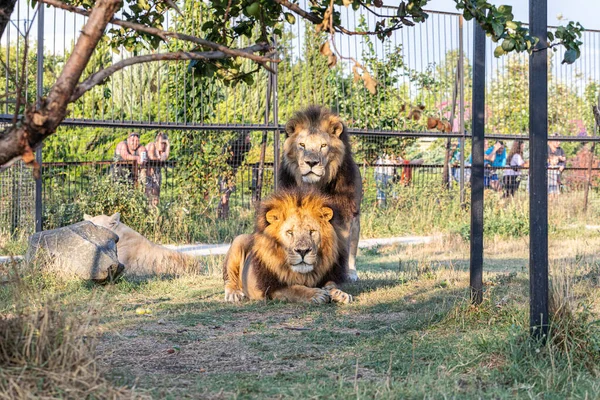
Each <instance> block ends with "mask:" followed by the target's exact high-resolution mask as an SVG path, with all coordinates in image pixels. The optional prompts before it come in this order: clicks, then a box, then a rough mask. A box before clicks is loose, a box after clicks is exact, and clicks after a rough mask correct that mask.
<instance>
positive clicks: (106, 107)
mask: <svg viewBox="0 0 600 400" xmlns="http://www.w3.org/2000/svg"><path fill="white" fill-rule="evenodd" d="M194 3H197V2H186V5H185V7H196V8H195V9H194V10H193V11H190V10H188V12H186V13H185V14H186V15H192V14H193V15H195V16H196V17H197V18H193V19H192V22H189V21H183V20H182V19H181V18H180V17H179V16H177V15H175V14H168V15H167V17H166V20H165V24H164V26H165V29H168V30H180V31H181V30H184V31H185V32H186V33H189V34H194V35H197V36H202V30H201V28H200V27H201V26H202V23H203V22H204V20H205V19H206V18H207V16H208V14H209V13H210V10H207V9H206V8H204V7H205V6H204V5H202V4H195V6H194ZM300 3H301V5H303V6H307V4H306V2H304V1H301V2H300ZM395 11H396V10H395V9H393V8H384V9H383V11H381V12H383V13H388V14H389V15H394V14H395ZM35 16H36V11H35V10H33V9H30V8H29V7H28V6H27V2H25V1H23V0H21V1H19V2H18V6H17V9H16V11H15V13H14V14H13V16H12V22H11V23H12V25H11V26H10V28H7V30H6V32H5V34H4V36H3V37H2V39H1V40H0V59H1V60H2V62H3V66H2V68H3V69H4V75H5V91H6V93H7V95H6V96H5V97H4V98H3V99H2V103H3V104H2V105H1V107H0V110H2V111H1V112H2V113H3V114H2V115H0V119H2V120H3V121H8V120H10V119H11V118H12V115H13V114H14V113H15V112H16V110H15V101H14V99H13V98H12V97H11V95H10V93H13V92H14V91H15V88H16V82H19V80H20V78H21V77H20V75H19V74H20V70H21V62H22V59H23V56H24V51H25V48H28V54H27V57H26V59H27V68H26V69H25V70H26V76H25V77H24V80H25V82H26V88H27V90H26V93H25V95H26V100H27V101H28V102H34V101H35V99H36V97H37V96H38V94H39V95H42V96H43V95H44V94H45V93H46V92H47V91H48V90H49V88H50V86H51V84H52V83H53V81H54V79H55V77H56V76H57V75H58V73H60V70H61V68H62V65H63V62H64V60H65V57H66V56H67V55H68V54H69V53H70V51H71V49H72V46H73V44H74V40H76V38H77V36H78V35H79V32H80V30H81V26H82V25H83V24H84V23H85V18H84V17H81V16H78V15H75V14H70V13H68V12H64V11H61V10H56V9H54V8H47V9H45V13H44V16H43V24H41V25H38V23H37V21H34V19H35V18H34V17H35ZM342 20H343V21H344V23H345V24H346V26H347V27H348V29H352V30H356V29H372V28H373V27H374V25H375V18H374V16H373V15H371V14H370V13H368V12H365V11H364V10H363V11H358V12H355V11H352V10H351V9H350V8H349V9H343V10H342ZM38 29H42V31H43V32H38ZM27 33H29V36H28V38H29V39H28V40H27V43H28V45H27V46H26V45H25V43H26V37H27ZM40 33H42V35H41V36H42V37H43V49H44V51H43V54H44V57H43V60H38V59H37V53H36V47H37V43H36V42H35V41H34V40H32V38H35V37H38V36H39V34H40ZM598 35H599V32H597V31H588V32H586V33H585V37H584V46H583V49H582V56H581V59H580V60H578V61H577V62H576V63H575V64H574V65H572V66H568V65H563V64H561V63H560V62H559V60H560V59H561V58H562V50H559V51H558V52H557V53H555V54H553V55H551V56H550V58H549V63H550V65H551V69H550V70H551V74H550V76H549V87H550V89H549V90H550V99H551V101H550V106H549V108H550V111H551V112H550V117H549V120H550V129H551V131H552V132H557V133H559V134H560V135H562V136H566V137H565V139H569V140H574V139H576V140H580V141H582V140H589V139H590V137H589V136H590V135H592V134H593V132H595V127H594V124H593V117H592V115H591V105H592V104H594V103H595V102H596V98H597V96H598V93H599V90H600V89H599V81H600V80H599V78H600V77H599V74H600V65H598V62H600V52H598V51H597V45H600V37H599V36H598ZM472 36H473V26H472V24H471V23H466V22H465V21H463V19H462V17H461V16H459V15H458V14H452V13H437V12H432V13H431V14H430V17H429V19H428V20H427V21H426V22H425V23H423V24H417V25H416V26H415V27H410V28H404V29H401V30H399V31H396V32H394V33H393V35H392V36H391V37H390V38H389V40H387V41H386V42H381V41H379V40H377V39H375V38H369V37H365V36H360V35H359V36H340V35H337V36H336V37H335V39H334V41H335V45H336V47H337V48H338V49H339V50H340V52H341V53H342V54H344V55H345V56H347V57H349V58H354V59H355V60H357V61H358V62H359V63H360V64H361V65H364V66H365V67H366V68H367V69H368V70H369V71H370V72H371V74H372V75H373V77H375V79H377V80H378V81H380V83H382V85H381V86H380V89H379V91H378V93H377V94H375V95H373V94H371V93H369V91H368V90H367V88H366V87H365V85H364V82H363V80H361V79H355V75H354V70H353V67H354V63H353V62H351V61H347V60H339V61H338V63H337V65H336V66H335V67H334V68H328V67H327V62H326V59H325V58H324V57H323V56H321V55H320V54H319V51H318V48H319V44H320V43H322V42H323V41H324V40H325V37H324V36H323V35H322V34H321V35H319V34H315V33H314V30H313V28H312V27H311V26H309V24H306V23H305V22H304V21H303V20H302V19H301V18H298V21H297V22H296V23H295V24H293V25H289V24H286V25H285V26H284V32H283V34H282V35H281V36H280V37H278V38H276V43H277V46H278V49H279V52H280V54H281V59H282V60H283V61H282V62H281V63H280V64H279V65H278V66H277V69H278V73H277V75H272V74H270V73H267V72H266V71H260V72H258V73H256V74H255V77H254V81H253V83H242V84H238V85H233V86H226V85H223V84H222V83H221V82H220V81H216V80H214V79H206V78H205V77H202V76H199V74H197V73H194V71H193V70H190V66H189V64H188V63H187V62H171V63H166V62H161V63H154V64H145V65H136V66H132V67H130V68H128V69H125V70H122V71H119V72H118V73H117V74H115V75H113V77H112V78H110V79H109V80H108V81H107V83H106V84H105V85H103V86H98V87H96V88H94V89H93V90H91V91H90V92H88V93H87V94H86V95H84V96H83V97H82V98H81V99H80V100H78V101H77V102H76V103H75V104H73V105H72V107H71V112H70V114H69V118H68V119H66V120H65V122H64V124H63V127H62V128H60V129H59V131H58V132H57V133H56V134H55V135H53V136H52V137H51V138H49V139H48V140H47V141H46V142H45V146H44V149H43V164H42V165H43V168H42V183H43V196H42V203H43V206H44V211H43V215H44V228H52V227H55V226H59V225H63V224H66V223H70V222H74V220H76V219H78V218H81V214H82V212H87V211H90V202H92V201H96V202H102V201H104V202H105V203H106V204H108V205H114V206H115V207H116V206H117V205H118V206H119V207H121V206H122V204H121V203H118V201H117V200H115V199H109V198H102V199H99V198H98V196H99V195H100V194H102V193H96V191H95V189H94V188H95V187H102V188H104V190H105V191H110V187H111V186H110V185H111V184H112V185H113V186H115V185H121V186H124V187H125V188H124V189H123V191H122V192H119V193H120V194H121V195H123V196H138V194H141V195H142V197H141V198H140V199H141V200H139V201H140V202H144V203H152V198H156V197H157V196H156V195H155V194H153V193H152V187H151V188H150V189H148V186H152V182H151V179H150V180H149V178H148V177H149V176H150V178H152V176H156V175H157V174H158V175H160V185H159V187H160V192H159V195H158V201H156V200H155V202H156V203H158V204H159V207H158V208H159V211H160V212H167V211H166V210H167V208H168V209H170V210H173V209H181V210H183V211H182V212H183V213H185V212H189V213H191V214H196V215H200V216H202V215H204V216H206V218H208V219H212V218H216V219H220V218H224V217H228V216H230V215H229V213H230V209H233V210H239V209H250V208H252V204H253V202H254V201H256V200H257V199H259V198H260V197H261V196H264V195H266V194H267V193H269V192H270V191H271V190H272V189H273V183H274V174H273V168H274V163H275V162H276V160H277V154H278V149H279V148H278V144H279V143H281V142H282V140H283V139H284V138H283V136H282V134H281V132H282V126H281V124H282V123H284V122H285V121H286V120H287V119H288V118H289V117H290V116H291V114H292V113H293V112H294V111H295V110H297V109H299V108H301V107H303V106H305V105H308V104H314V103H316V104H323V105H326V106H329V107H331V108H332V109H333V110H335V111H336V112H338V113H339V114H340V115H341V116H342V118H343V119H344V120H345V121H346V122H347V124H348V127H349V130H350V132H351V133H352V144H353V151H354V154H355V158H356V160H357V163H358V164H359V165H360V166H361V171H362V174H363V179H364V180H365V200H364V201H365V202H367V203H368V204H373V203H376V201H377V197H378V185H379V186H380V188H381V183H380V182H379V183H378V180H377V179H378V178H376V177H377V174H380V172H381V171H382V170H383V169H382V168H386V167H383V166H382V160H383V159H385V158H386V157H388V158H389V157H392V158H394V159H396V160H397V159H398V157H400V158H401V159H402V160H403V161H402V162H404V160H406V162H409V164H408V165H402V166H401V165H397V166H394V167H392V170H393V172H392V174H391V176H392V178H390V181H391V183H390V186H389V188H388V187H387V186H386V188H385V191H388V192H389V193H390V194H391V195H392V196H393V194H394V193H397V192H398V191H399V190H405V189H406V188H415V189H416V188H423V187H427V186H428V185H434V184H436V185H437V184H442V183H443V182H444V181H446V179H447V180H448V182H460V181H461V180H462V179H460V176H459V177H458V178H457V174H456V168H454V169H450V170H449V171H446V174H447V177H446V178H444V172H445V168H444V164H445V151H444V146H445V145H446V141H447V139H449V138H454V139H453V141H454V142H456V141H460V149H468V148H469V146H468V137H469V134H468V132H469V130H470V124H471V122H470V121H471V112H470V109H471V107H470V104H471V90H472V88H471V86H472V85H471V80H472V73H471V70H472V63H471V60H472V58H473V57H472ZM597 41H598V43H597ZM245 44H246V43H244V42H243V41H242V40H240V42H239V43H238V46H240V47H241V46H244V45H245ZM169 46H170V45H167V44H163V45H161V48H160V49H159V50H160V51H165V50H168V49H169ZM494 47H495V44H493V43H491V42H489V43H488V46H487V49H488V50H487V55H486V56H487V58H488V62H487V71H486V75H487V77H486V132H487V134H488V135H489V136H490V137H501V136H502V137H511V138H514V137H523V135H525V134H526V133H527V132H528V112H529V110H528V89H527V83H528V58H527V56H526V55H524V54H522V55H510V56H507V57H502V58H499V59H497V58H495V57H494V56H493V50H494ZM142 52H143V51H142ZM129 55H130V53H129V52H128V51H127V50H126V49H124V48H121V49H119V51H117V52H115V51H113V50H111V49H110V48H108V47H107V46H100V47H99V48H98V49H97V51H96V53H95V55H94V57H93V60H92V62H91V63H90V66H89V68H88V70H86V74H91V73H93V72H95V71H97V70H99V69H100V68H102V67H105V66H106V65H108V64H111V63H114V62H117V61H119V60H120V59H123V58H126V57H128V56H129ZM38 61H41V63H42V64H43V66H44V69H43V73H40V74H38V70H37V64H38ZM243 65H244V68H248V67H249V63H245V62H244V63H243ZM461 65H462V66H463V67H462V69H460V68H459V66H461ZM39 77H41V80H42V82H41V83H42V85H41V86H42V87H43V92H42V93H37V86H36V84H37V83H38V82H37V79H38V78H39ZM13 97H14V96H13ZM429 117H431V118H436V119H440V120H442V121H444V122H445V121H447V122H448V123H449V124H450V127H451V133H443V132H441V131H440V130H438V129H437V127H436V128H433V129H432V128H428V124H427V122H428V119H429ZM461 121H464V122H461ZM132 130H135V131H137V132H140V133H141V138H140V139H141V142H142V143H143V144H149V143H151V142H152V141H153V140H154V138H155V135H156V133H157V132H167V133H168V135H169V140H170V143H171V154H170V156H169V159H168V161H167V162H165V163H161V164H155V165H152V164H146V165H143V166H140V165H135V164H133V163H130V164H129V165H128V166H127V167H126V169H128V170H129V171H131V174H132V176H133V177H132V178H131V179H130V180H125V183H123V182H121V183H118V182H117V183H115V181H114V173H113V169H114V164H112V161H113V159H114V153H115V147H116V145H117V144H118V143H119V142H121V141H122V140H125V139H126V138H127V136H128V134H129V132H131V131H132ZM584 135H587V136H584ZM436 138H437V139H436ZM435 140H437V142H435ZM580 147H581V145H580V144H579V143H577V142H576V144H573V145H571V144H569V148H568V150H569V151H570V152H571V154H573V155H575V154H577V152H578V151H579V150H580V149H579V148H580ZM466 156H468V154H465V157H464V158H466ZM415 160H418V161H417V162H419V163H421V164H415ZM574 160H575V158H574ZM411 161H413V164H410V162H411ZM571 164H572V165H574V167H575V168H583V167H582V166H579V165H578V164H576V163H575V161H573V162H572V163H571ZM157 171H159V172H158V173H157ZM468 173H469V168H468V165H466V167H465V179H464V181H465V182H466V181H468V179H467V177H468ZM585 173H587V172H586V171H583V170H581V169H573V170H567V171H565V173H564V174H563V176H564V178H565V182H566V183H565V184H564V190H565V191H567V190H569V191H570V190H579V189H580V188H581V187H582V185H579V184H577V185H576V184H572V183H569V182H579V181H581V180H583V181H585V179H586V177H587V175H585ZM28 174H29V172H28V171H24V170H23V168H22V167H21V166H14V167H11V168H9V169H8V170H5V171H3V172H1V173H0V188H2V190H3V192H2V199H1V201H2V202H1V203H0V215H9V213H11V212H12V213H13V214H10V215H11V217H10V221H13V222H11V224H7V225H4V224H3V225H2V227H3V228H4V227H5V226H6V227H8V226H9V225H10V226H11V229H12V226H13V225H15V224H16V225H18V226H19V227H20V229H21V230H24V231H31V230H32V229H33V225H32V218H31V215H32V214H33V213H32V210H31V209H30V208H29V207H32V206H31V204H33V203H32V202H33V192H32V189H30V190H21V191H20V192H19V191H17V192H14V191H12V192H10V193H11V196H13V197H10V200H6V201H5V200H4V199H5V198H6V199H9V196H8V195H5V193H8V191H6V192H5V191H4V188H9V187H12V186H10V185H11V182H13V181H14V180H15V179H17V180H28V182H29V183H28V185H31V182H32V181H31V178H30V175H28ZM134 175H135V176H134ZM380 175H381V174H380ZM571 176H572V177H573V178H571ZM15 177H18V178H15ZM103 179H104V180H106V182H104V181H102V180H103ZM379 179H380V178H379ZM453 179H454V181H453ZM380 180H381V179H380ZM111 182H112V183H111ZM592 183H594V180H593V179H592ZM103 185H104V186H103ZM121 186H119V187H121ZM450 186H451V187H457V186H458V185H452V184H450ZM24 187H29V186H24ZM125 189H126V190H125ZM130 189H131V190H130ZM128 190H129V191H128ZM521 190H526V187H525V186H524V185H522V186H521ZM379 192H380V193H379V196H381V193H382V192H383V191H382V190H379ZM592 192H593V191H592ZM14 193H17V194H18V196H20V197H19V199H20V200H19V201H18V202H16V203H15V200H14ZM104 194H105V193H104ZM94 196H95V197H94ZM105 197H109V196H105ZM136 198H137V197H136ZM82 199H83V200H82ZM463 200H464V199H463ZM86 201H87V203H86ZM111 201H112V203H111ZM15 204H17V205H16V206H15ZM15 207H16V208H18V209H19V212H18V213H16V214H15V212H14V210H15ZM161 207H162V208H161ZM106 208H109V207H108V206H107V207H106ZM142 208H143V207H142ZM11 210H13V211H11ZM86 210H87V211H86ZM92 210H98V209H97V208H92ZM148 210H150V208H149V209H146V208H144V210H143V211H144V212H150V211H148ZM186 210H187V211H186ZM17 214H18V215H27V216H28V218H21V217H15V215H17ZM238 215H239V213H238V211H236V212H235V213H234V214H233V216H234V217H235V216H238ZM3 221H4V220H3ZM180 240H185V238H180Z"/></svg>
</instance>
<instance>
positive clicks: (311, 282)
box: [223, 190, 352, 304]
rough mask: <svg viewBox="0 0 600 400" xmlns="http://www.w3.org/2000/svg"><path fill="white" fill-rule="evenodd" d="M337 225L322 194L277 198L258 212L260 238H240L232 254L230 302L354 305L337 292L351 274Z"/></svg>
mask: <svg viewBox="0 0 600 400" xmlns="http://www.w3.org/2000/svg"><path fill="white" fill-rule="evenodd" d="M336 221H337V219H336V218H335V216H334V211H333V209H332V207H331V206H330V205H329V204H328V198H327V197H325V196H324V195H322V194H321V193H319V192H317V191H309V192H307V191H305V190H292V191H289V190H288V191H278V192H276V193H274V194H272V195H271V196H270V197H269V198H268V199H266V200H264V201H263V202H262V203H261V205H260V207H259V209H258V211H257V216H256V228H255V231H254V233H253V234H251V235H240V236H238V237H236V238H235V240H234V241H233V243H232V244H231V247H230V249H229V251H228V252H227V255H226V257H225V262H224V265H223V280H224V281H225V300H226V301H229V302H239V301H241V300H243V299H245V298H247V299H251V300H261V299H275V300H284V301H290V302H299V303H316V304H322V303H327V302H330V301H334V302H340V303H350V302H351V301H352V296H351V295H349V294H347V293H345V292H343V291H341V290H340V289H338V287H337V284H338V283H342V282H343V281H344V278H345V275H346V274H345V269H344V265H343V264H340V263H339V260H344V259H345V257H344V255H343V253H344V252H345V248H344V247H340V245H339V241H340V238H339V235H338V232H337V231H336V229H335V224H337V222H336ZM340 253H342V254H341V256H340Z"/></svg>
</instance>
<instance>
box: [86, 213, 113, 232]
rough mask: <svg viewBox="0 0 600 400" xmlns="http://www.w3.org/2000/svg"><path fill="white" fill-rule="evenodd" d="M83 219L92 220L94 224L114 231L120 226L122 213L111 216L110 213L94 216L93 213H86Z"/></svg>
mask: <svg viewBox="0 0 600 400" xmlns="http://www.w3.org/2000/svg"><path fill="white" fill-rule="evenodd" d="M83 219H84V220H85V221H90V222H91V223H93V224H94V225H97V226H101V227H103V228H106V229H110V230H111V231H113V232H114V231H116V230H117V228H118V226H119V223H120V219H121V214H119V213H115V214H113V215H111V216H110V217H109V216H108V215H97V216H95V217H92V216H91V215H88V214H84V215H83Z"/></svg>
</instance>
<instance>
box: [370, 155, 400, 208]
mask: <svg viewBox="0 0 600 400" xmlns="http://www.w3.org/2000/svg"><path fill="white" fill-rule="evenodd" d="M395 164H396V162H395V161H394V160H393V158H392V157H390V156H389V155H387V154H384V155H383V156H380V157H379V158H378V159H377V161H375V187H376V188H377V206H378V207H385V205H386V201H387V195H388V192H389V186H390V184H392V183H393V179H394V166H395Z"/></svg>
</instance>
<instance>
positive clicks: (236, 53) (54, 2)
mask: <svg viewBox="0 0 600 400" xmlns="http://www.w3.org/2000/svg"><path fill="white" fill-rule="evenodd" d="M40 2H41V3H45V4H48V5H51V6H54V7H56V8H60V9H63V10H67V11H71V12H73V13H75V14H79V15H83V16H89V14H90V13H89V12H88V11H86V10H84V9H82V8H77V7H74V6H71V5H68V4H65V3H63V2H62V1H60V0H40ZM110 23H111V24H115V25H118V26H122V27H123V28H127V29H132V30H134V31H138V32H144V33H147V34H150V35H153V36H158V37H160V38H161V39H163V40H164V41H168V40H169V39H170V38H174V39H178V40H183V41H186V42H191V43H196V44H198V45H200V46H203V47H207V48H209V49H212V50H215V51H222V52H223V53H225V54H227V55H228V56H229V57H242V58H247V59H250V60H252V61H254V62H256V63H258V64H260V65H262V66H263V67H265V68H267V69H268V67H266V65H267V63H269V62H273V61H274V60H272V59H270V58H269V57H263V56H259V55H256V54H252V53H247V52H244V51H243V50H240V49H232V48H230V47H227V46H224V45H222V44H218V43H215V42H211V41H209V40H205V39H201V38H198V37H195V36H191V35H186V34H183V33H178V32H170V31H164V30H162V29H158V28H153V27H150V26H146V25H142V24H136V23H135V22H129V21H123V20H120V19H117V18H112V19H111V20H110ZM268 50H271V49H270V48H269V49H268ZM275 62H277V61H275Z"/></svg>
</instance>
